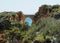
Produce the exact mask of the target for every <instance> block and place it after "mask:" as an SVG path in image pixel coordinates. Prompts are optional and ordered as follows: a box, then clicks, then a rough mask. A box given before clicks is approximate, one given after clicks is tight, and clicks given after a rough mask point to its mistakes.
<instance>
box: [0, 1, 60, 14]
mask: <svg viewBox="0 0 60 43" xmlns="http://www.w3.org/2000/svg"><path fill="white" fill-rule="evenodd" d="M44 4H47V5H55V4H60V0H0V12H3V11H22V12H23V13H24V14H35V13H36V12H37V11H38V8H39V7H40V6H41V5H44Z"/></svg>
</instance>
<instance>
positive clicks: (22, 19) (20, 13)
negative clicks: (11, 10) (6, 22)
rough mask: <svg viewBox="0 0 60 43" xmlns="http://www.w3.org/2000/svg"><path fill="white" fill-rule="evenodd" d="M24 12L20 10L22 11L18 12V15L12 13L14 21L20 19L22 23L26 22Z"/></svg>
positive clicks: (11, 18)
mask: <svg viewBox="0 0 60 43" xmlns="http://www.w3.org/2000/svg"><path fill="white" fill-rule="evenodd" d="M24 17H25V16H24V14H23V13H22V12H21V11H20V12H17V13H16V15H12V16H11V17H10V20H12V21H14V20H17V21H20V22H21V23H23V22H24Z"/></svg>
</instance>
